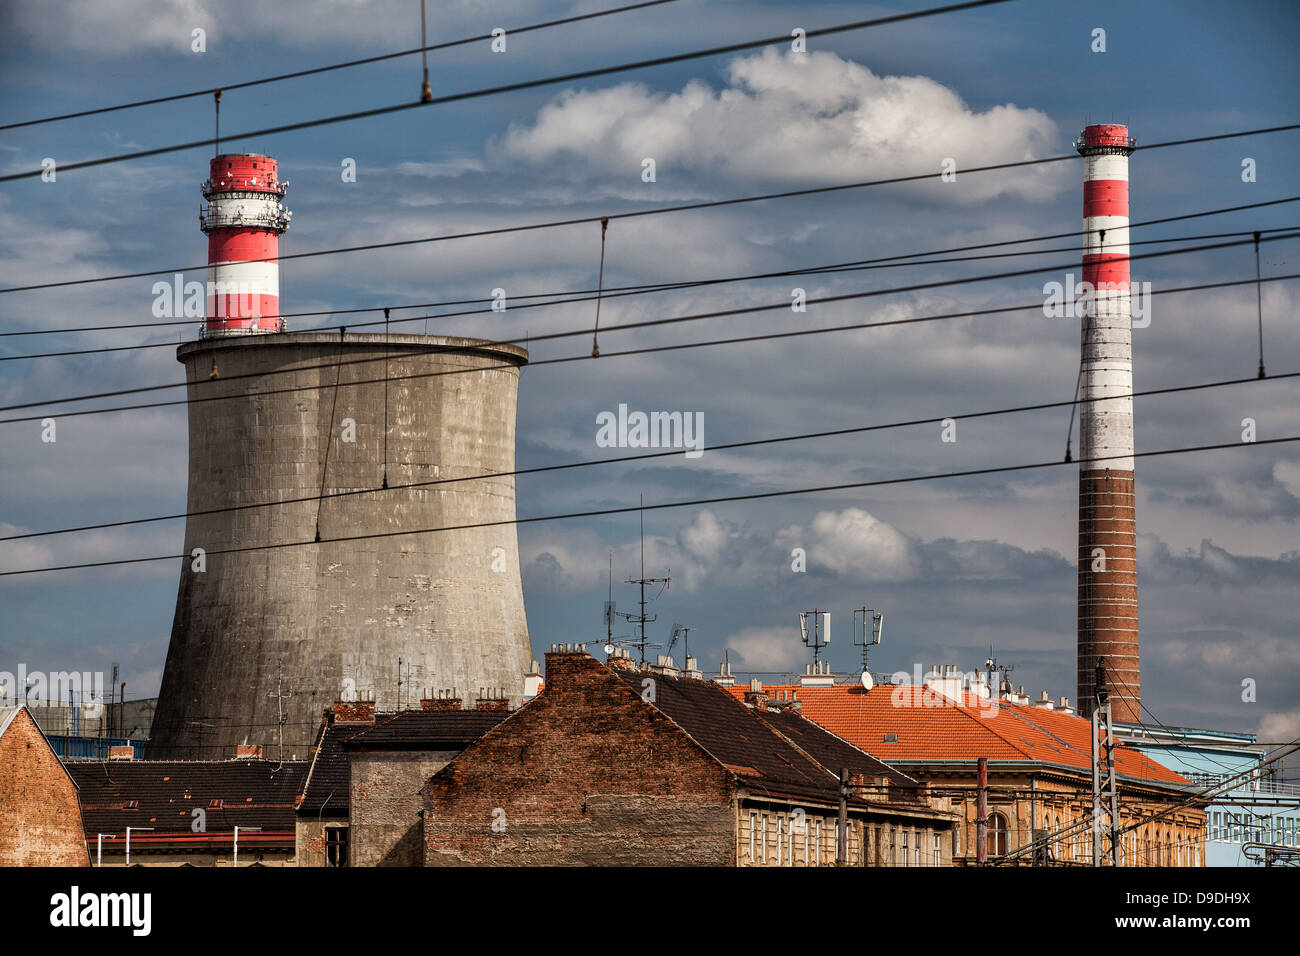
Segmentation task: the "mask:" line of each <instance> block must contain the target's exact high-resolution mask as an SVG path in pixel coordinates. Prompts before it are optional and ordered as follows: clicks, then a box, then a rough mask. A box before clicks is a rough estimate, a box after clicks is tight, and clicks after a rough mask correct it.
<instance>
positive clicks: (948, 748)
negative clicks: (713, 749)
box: [728, 684, 1190, 785]
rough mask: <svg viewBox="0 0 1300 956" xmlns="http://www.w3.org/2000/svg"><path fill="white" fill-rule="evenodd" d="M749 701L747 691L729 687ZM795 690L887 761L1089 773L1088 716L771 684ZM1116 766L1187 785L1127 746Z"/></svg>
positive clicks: (929, 693) (899, 692)
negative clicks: (1011, 764)
mask: <svg viewBox="0 0 1300 956" xmlns="http://www.w3.org/2000/svg"><path fill="white" fill-rule="evenodd" d="M728 690H729V691H730V693H731V694H732V695H733V696H734V697H736V698H737V699H739V700H744V698H745V694H746V692H747V691H748V688H747V687H745V686H742V685H736V686H733V687H730V688H728ZM782 691H784V692H786V693H787V696H789V694H790V692H793V694H794V696H795V698H796V699H797V700H798V701H799V702H800V706H801V708H802V713H803V716H805V717H807V718H808V719H809V720H812V721H814V722H816V723H818V724H821V726H823V727H825V728H826V729H827V730H829V731H830V732H831V733H833V734H836V735H837V736H839V737H843V738H844V739H845V740H847V741H849V742H850V743H852V744H854V745H855V746H857V747H859V748H861V749H862V750H866V751H867V752H869V753H871V754H873V755H875V756H876V757H878V758H879V759H880V760H883V761H885V762H886V763H891V762H893V761H912V760H917V761H924V760H935V761H938V760H976V759H978V758H980V757H987V758H988V759H989V760H1012V761H1015V760H1024V761H1041V762H1043V763H1055V764H1063V765H1065V766H1068V767H1072V768H1074V769H1077V770H1082V771H1087V772H1090V771H1091V766H1092V762H1091V761H1092V758H1091V750H1090V741H1089V737H1090V735H1091V732H1092V722H1091V721H1089V720H1087V719H1086V718H1083V717H1076V716H1073V715H1070V714H1063V713H1059V712H1057V711H1050V710H1047V709H1046V708H1042V707H1024V706H1020V705H1017V704H1009V703H1007V702H1006V701H996V702H994V703H993V704H990V702H989V701H986V700H981V699H979V698H977V697H975V696H973V695H970V694H966V695H964V696H963V699H962V701H961V702H960V703H959V702H957V701H954V700H950V699H949V698H947V697H944V696H942V695H941V694H939V693H937V692H935V691H933V690H930V689H929V688H925V687H916V686H912V685H907V684H903V685H890V684H880V685H877V686H876V687H874V688H872V689H871V690H870V691H867V690H864V689H863V688H862V687H860V686H859V685H857V684H835V685H834V686H831V687H801V686H799V685H798V684H793V685H791V684H781V685H770V686H767V687H764V688H763V693H765V694H768V695H769V696H772V697H775V696H777V695H778V693H780V692H782ZM1115 769H1116V771H1117V772H1118V773H1119V774H1120V775H1121V776H1124V777H1128V778H1130V779H1137V780H1147V781H1153V782H1158V783H1173V784H1182V785H1188V784H1189V783H1190V782H1189V781H1188V780H1187V779H1186V778H1184V777H1182V776H1180V775H1178V774H1176V773H1174V772H1173V771H1172V770H1170V769H1169V768H1167V767H1165V766H1162V765H1161V764H1158V763H1156V762H1155V761H1154V760H1152V759H1151V758H1149V757H1147V756H1145V755H1144V754H1141V753H1139V752H1138V751H1136V750H1133V749H1132V748H1129V747H1120V748H1117V750H1116V752H1115Z"/></svg>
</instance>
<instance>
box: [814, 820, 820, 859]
mask: <svg viewBox="0 0 1300 956" xmlns="http://www.w3.org/2000/svg"><path fill="white" fill-rule="evenodd" d="M813 826H814V827H815V828H816V829H815V830H814V831H813V864H814V865H815V866H821V865H822V819H821V817H818V818H817V819H816V821H815V822H814V823H813Z"/></svg>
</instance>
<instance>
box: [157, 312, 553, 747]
mask: <svg viewBox="0 0 1300 956" xmlns="http://www.w3.org/2000/svg"><path fill="white" fill-rule="evenodd" d="M177 358H178V359H179V361H181V362H182V363H183V364H184V365H185V370H186V377H187V381H188V383H189V385H188V394H189V402H190V405H189V497H188V508H187V511H189V512H190V517H189V518H188V519H187V521H186V526H185V552H186V554H189V555H195V554H196V549H202V554H201V555H200V556H198V557H190V558H187V559H186V560H185V561H184V563H183V565H182V570H181V579H180V590H179V593H178V595H177V599H176V616H175V621H174V623H173V625H172V634H171V643H170V646H169V649H168V652H167V663H166V668H165V670H164V673H163V680H162V688H161V691H160V694H159V700H158V710H157V714H156V716H155V719H154V725H153V727H154V729H153V737H152V740H151V744H150V756H151V757H158V758H165V757H173V758H190V759H198V758H211V757H230V756H233V755H234V753H235V747H236V745H238V744H240V743H243V742H248V743H255V744H262V745H263V746H264V747H265V750H266V753H267V755H268V756H273V755H277V754H278V752H279V749H278V748H279V744H280V732H281V730H283V746H284V754H285V756H286V757H288V756H290V755H292V754H297V755H298V756H299V757H304V756H306V754H307V752H308V749H309V747H310V745H311V741H312V737H313V733H314V730H315V728H316V726H317V725H318V723H319V720H320V714H321V711H322V709H323V708H325V707H327V706H329V705H330V704H331V703H332V702H333V701H335V700H336V699H340V698H343V699H347V698H350V697H353V696H357V695H360V696H361V697H367V696H370V695H373V697H374V699H375V701H376V706H377V709H378V710H381V711H383V710H393V709H397V708H400V707H402V706H418V704H416V702H417V701H418V700H419V697H420V696H421V691H422V690H423V689H424V688H427V687H436V688H441V687H448V688H450V687H455V688H457V689H458V690H460V691H461V692H462V695H463V696H468V694H476V693H477V692H478V689H479V688H494V689H498V690H499V692H501V693H502V695H503V696H508V697H510V698H511V700H512V703H513V704H515V705H517V704H518V703H520V698H521V696H522V693H523V676H524V674H525V672H526V671H527V670H528V668H529V664H530V662H531V658H532V655H531V651H530V647H529V642H528V625H527V621H526V619H525V615H524V602H523V589H522V585H521V583H520V575H519V551H518V543H517V537H516V533H515V526H514V525H513V524H512V523H510V522H512V521H513V520H514V517H515V483H514V478H513V477H509V476H506V477H495V478H479V479H475V480H470V481H458V482H452V483H443V484H431V485H426V486H423V487H413V488H404V487H402V486H403V485H410V484H414V483H419V482H431V481H439V480H441V479H449V478H465V477H472V476H475V475H480V474H485V473H502V472H511V471H513V470H514V467H515V465H514V461H515V403H516V395H517V387H518V378H519V368H520V367H521V366H522V365H524V364H525V363H526V362H527V359H528V355H527V352H525V351H524V350H523V349H521V348H518V347H515V346H511V345H500V344H494V343H491V342H486V341H480V340H477V339H458V338H439V337H431V336H423V335H389V334H357V333H351V334H341V333H337V332H333V333H330V332H321V333H298V334H277V333H274V332H271V333H269V334H259V333H256V332H254V333H252V334H250V333H248V332H244V333H242V334H228V333H224V332H217V333H215V334H214V333H211V332H209V333H208V334H206V335H205V337H204V338H202V339H200V340H199V341H197V342H191V343H188V344H186V345H183V346H181V347H180V348H179V349H178V350H177ZM361 360H369V361H361ZM386 376H387V377H388V381H387V383H385V382H384V381H383V379H384V378H385V377H386ZM413 376H414V377H413ZM385 485H386V486H387V487H386V488H385ZM341 492H348V493H350V492H359V493H357V494H343V495H340V494H339V493H341ZM267 502H285V503H284V504H272V505H270V506H268V507H249V506H252V505H261V504H264V503H267ZM485 522H503V523H501V524H497V525H493V526H489V527H480V528H466V529H463V530H455V531H442V532H435V533H416V534H394V533H395V532H408V531H416V530H417V529H425V528H441V527H444V526H450V525H470V524H480V523H485ZM317 542H319V543H317ZM281 545H288V546H285V547H281ZM399 661H400V667H399ZM466 692H468V694H466Z"/></svg>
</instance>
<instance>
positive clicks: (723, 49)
mask: <svg viewBox="0 0 1300 956" xmlns="http://www.w3.org/2000/svg"><path fill="white" fill-rule="evenodd" d="M1009 2H1011V0H968V2H966V3H958V4H952V5H950V6H946V7H932V8H929V9H926V10H914V11H910V12H908V13H896V14H893V15H891V16H887V17H878V18H876V19H873V20H857V21H854V22H852V23H840V24H836V25H835V26H830V27H819V28H817V29H814V30H805V31H804V36H805V37H807V38H808V39H812V38H813V37H820V36H831V35H833V34H837V33H848V32H850V31H855V30H866V29H870V28H872V27H880V26H887V25H889V24H892V23H902V22H904V21H908V20H921V19H924V18H927V17H935V16H940V15H943V14H947V13H957V12H960V11H963V10H971V9H976V8H978V7H988V6H994V5H997V4H1003V3H1009ZM790 36H791V34H783V35H782V36H778V37H767V38H764V39H761V40H745V41H742V42H739V43H730V44H726V45H724V46H716V47H709V48H707V49H703V50H691V51H688V52H686V53H674V54H670V55H667V56H660V57H653V58H651V59H648V60H637V61H635V62H632V63H620V64H616V65H613V66H605V67H597V68H595V69H590V70H581V71H578V72H576V73H566V74H563V75H560V76H548V77H540V78H538V79H533V80H522V81H520V82H516V83H506V84H503V85H500V86H492V87H487V88H484V89H478V90H469V91H466V92H463V93H452V94H450V95H448V96H442V97H438V98H436V99H433V100H429V101H421V100H414V101H410V102H406V103H396V104H393V105H392V106H379V107H374V108H372V109H368V110H359V111H357V112H354V113H341V114H337V115H334V116H326V117H321V118H319V119H314V120H303V121H300V122H297V123H288V124H285V125H283V126H273V127H268V128H267V129H260V130H252V131H250V132H247V133H236V134H234V135H229V136H226V137H225V139H226V140H227V141H230V140H239V139H250V138H252V137H255V136H270V135H273V134H276V133H286V132H291V131H294V130H300V129H312V128H315V127H319V126H328V125H332V124H335V123H345V122H350V121H352V120H358V119H366V118H368V117H372V116H385V115H388V114H391V113H398V112H402V111H404V110H409V109H418V108H419V107H422V106H433V105H437V104H440V103H457V102H462V101H465V100H472V99H478V98H480V97H485V96H499V95H501V94H502V93H513V92H518V91H520V90H531V89H537V88H538V87H543V86H554V85H556V84H558V83H570V82H573V81H574V80H585V79H591V78H593V77H597V76H609V75H611V74H614V73H626V72H629V71H632V70H642V69H647V68H649V67H655V66H667V65H669V64H672V63H683V62H686V61H688V60H698V59H703V58H706V57H712V56H722V55H724V54H727V53H739V52H741V51H743V50H754V49H758V48H760V47H765V46H775V45H777V44H784V43H789V42H790ZM211 145H212V140H211V139H202V140H195V141H193V142H189V143H177V144H173V145H171V146H158V147H154V148H153V149H143V150H137V151H136V152H133V153H119V154H118V155H116V156H101V157H99V158H97V159H87V160H81V161H80V162H75V163H68V164H66V165H63V166H61V167H59V172H65V171H68V170H73V169H85V168H87V167H90V166H103V165H106V164H109V163H120V162H125V161H127V160H132V159H141V158H144V157H147V156H160V155H163V154H166V153H175V152H180V151H182V150H187V149H199V148H202V147H207V146H211ZM43 172H44V169H36V170H29V171H27V172H23V173H10V174H8V175H5V176H0V182H10V181H12V180H17V179H29V178H32V177H34V176H40V175H41V174H42V173H43Z"/></svg>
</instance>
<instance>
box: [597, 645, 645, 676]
mask: <svg viewBox="0 0 1300 956" xmlns="http://www.w3.org/2000/svg"><path fill="white" fill-rule="evenodd" d="M605 662H606V663H607V664H609V666H610V667H612V668H614V669H615V670H620V671H635V670H638V669H639V668H638V667H637V664H636V661H634V660H632V654H631V653H630V652H629V651H628V649H627V648H626V647H616V648H614V650H612V651H611V652H610V653H609V656H608V657H607V658H606V659H605Z"/></svg>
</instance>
